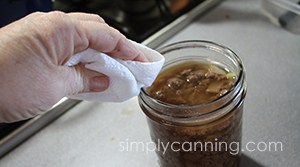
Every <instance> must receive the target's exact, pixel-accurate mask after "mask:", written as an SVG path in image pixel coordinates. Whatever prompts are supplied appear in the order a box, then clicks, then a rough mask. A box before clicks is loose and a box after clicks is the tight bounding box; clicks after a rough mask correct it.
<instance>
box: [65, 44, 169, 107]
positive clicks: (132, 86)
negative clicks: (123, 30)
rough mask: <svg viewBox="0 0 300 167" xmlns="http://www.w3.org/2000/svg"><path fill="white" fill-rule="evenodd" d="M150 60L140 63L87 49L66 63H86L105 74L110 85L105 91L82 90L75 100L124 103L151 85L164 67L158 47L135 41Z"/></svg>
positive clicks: (73, 97)
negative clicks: (151, 47) (85, 91)
mask: <svg viewBox="0 0 300 167" xmlns="http://www.w3.org/2000/svg"><path fill="white" fill-rule="evenodd" d="M133 43H134V45H135V46H136V47H137V49H139V50H140V51H141V52H142V53H143V54H144V55H145V56H146V57H147V59H148V60H149V62H138V61H131V60H121V59H118V58H113V57H111V56H108V55H106V54H104V53H100V52H98V51H96V50H93V49H87V50H85V51H83V52H80V53H78V54H76V55H74V56H72V57H71V58H70V60H69V61H68V62H67V63H66V64H65V65H67V66H73V65H76V64H78V63H83V64H85V68H87V69H90V70H94V71H97V72H99V73H102V74H105V75H106V76H108V77H109V87H108V89H106V90H105V91H103V92H89V93H79V94H77V95H74V96H71V97H70V98H72V99H79V100H89V101H102V102H122V101H125V100H127V99H130V98H131V97H134V96H136V95H138V94H139V92H140V89H141V88H142V87H144V86H150V85H151V84H152V83H153V81H154V80H155V78H156V76H157V75H158V73H159V71H160V70H161V68H162V66H163V63H164V57H163V56H162V55H161V54H160V53H158V52H157V51H155V50H152V49H150V48H148V47H146V46H144V45H142V44H138V43H135V42H133Z"/></svg>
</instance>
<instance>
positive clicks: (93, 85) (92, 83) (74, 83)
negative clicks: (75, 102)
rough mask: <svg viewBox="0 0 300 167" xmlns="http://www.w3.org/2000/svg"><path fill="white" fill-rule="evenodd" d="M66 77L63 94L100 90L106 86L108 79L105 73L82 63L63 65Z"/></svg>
mask: <svg viewBox="0 0 300 167" xmlns="http://www.w3.org/2000/svg"><path fill="white" fill-rule="evenodd" d="M64 68H66V69H65V70H64V71H65V73H66V75H65V76H67V77H66V78H62V80H63V81H65V82H64V88H65V95H67V96H70V95H75V94H78V93H82V92H102V91H104V90H105V89H107V88H108V85H109V79H108V77H107V76H106V75H104V74H101V73H98V72H96V71H92V70H89V69H87V68H85V67H84V65H83V64H78V65H75V66H73V67H64Z"/></svg>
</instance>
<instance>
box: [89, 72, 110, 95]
mask: <svg viewBox="0 0 300 167" xmlns="http://www.w3.org/2000/svg"><path fill="white" fill-rule="evenodd" d="M108 83H109V81H108V78H107V77H106V76H95V77H93V78H92V79H91V81H90V91H92V92H102V91H104V90H105V89H107V88H108Z"/></svg>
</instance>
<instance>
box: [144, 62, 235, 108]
mask: <svg viewBox="0 0 300 167" xmlns="http://www.w3.org/2000/svg"><path fill="white" fill-rule="evenodd" d="M234 82H235V76H234V74H233V73H230V72H228V71H227V70H225V69H222V68H220V67H218V66H216V65H214V64H209V63H205V62H195V61H191V62H185V63H181V64H177V65H175V66H172V67H170V68H168V69H166V70H164V71H163V72H161V73H160V74H159V75H158V77H157V79H156V80H155V81H154V83H153V84H152V86H151V87H150V88H148V89H147V92H148V93H149V95H150V96H151V97H153V98H155V99H158V100H160V101H163V102H166V103H169V104H177V105H191V106H192V105H197V104H204V103H208V102H211V101H213V100H216V99H217V98H219V97H220V96H222V95H224V94H225V93H227V92H228V91H229V90H230V89H231V88H232V87H233V85H234Z"/></svg>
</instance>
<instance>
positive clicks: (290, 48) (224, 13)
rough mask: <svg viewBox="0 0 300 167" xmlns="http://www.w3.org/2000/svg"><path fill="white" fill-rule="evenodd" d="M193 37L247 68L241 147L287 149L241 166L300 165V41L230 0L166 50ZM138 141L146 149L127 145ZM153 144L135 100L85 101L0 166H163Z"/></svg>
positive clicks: (246, 4)
mask: <svg viewBox="0 0 300 167" xmlns="http://www.w3.org/2000/svg"><path fill="white" fill-rule="evenodd" d="M191 39H197V40H209V41H214V42H216V43H220V44H223V45H225V46H227V47H229V48H231V49H232V50H234V51H235V52H236V53H237V54H238V55H239V56H240V57H241V59H242V61H243V62H244V65H245V67H246V74H247V82H248V94H247V98H246V102H245V107H244V124H243V146H244V147H245V145H246V143H249V142H255V143H259V142H261V143H265V144H268V143H269V142H281V143H282V148H283V150H282V151H281V150H280V148H277V149H278V150H277V151H275V150H274V149H275V148H271V147H269V148H270V149H271V150H270V151H269V150H266V151H258V147H255V148H256V151H250V150H248V151H247V150H244V151H243V158H242V165H241V166H243V167H248V166H249V167H264V166H272V167H281V166H288V167H299V166H300V160H299V157H300V143H299V141H300V121H299V120H300V102H299V101H300V88H299V83H300V35H295V34H292V33H289V32H287V31H285V30H283V29H282V28H279V27H276V26H274V25H273V24H272V23H270V22H269V21H268V19H267V18H266V17H264V16H263V14H262V13H261V11H260V1H259V0H228V1H225V2H224V3H222V4H221V5H220V6H218V7H217V8H215V9H214V10H212V11H210V12H209V13H207V14H205V16H203V17H201V18H198V19H196V20H195V21H194V22H193V23H192V24H190V25H189V26H187V27H186V28H185V29H184V30H182V31H181V32H179V33H177V34H176V35H175V36H174V37H172V38H171V39H169V40H168V41H167V42H166V43H165V44H168V43H171V42H176V41H182V40H191ZM165 44H164V45H165ZM133 142H139V143H140V144H141V146H140V147H130V145H131V144H132V143H133ZM148 143H150V136H149V131H148V127H147V123H146V119H145V116H144V114H143V113H142V111H141V110H140V108H139V106H138V102H137V98H133V99H130V100H128V101H126V102H123V103H100V102H82V103H80V104H79V105H77V106H76V107H74V108H73V109H71V110H70V111H68V112H67V113H66V114H64V115H63V116H62V117H60V118H59V119H57V120H56V121H55V122H53V123H52V124H50V125H49V126H47V127H46V128H44V129H42V130H41V131H40V132H38V133H37V134H35V135H34V136H32V137H31V138H30V139H29V140H27V141H25V142H24V143H23V144H22V145H20V146H19V147H17V148H16V149H14V150H13V151H11V152H10V153H9V154H7V155H6V156H5V157H3V158H2V159H1V160H0V166H1V167H11V166H13V167H32V166H42V167H53V166H55V167H59V166H72V167H82V166H87V167H93V166H105V167H106V166H109V167H118V166H123V167H127V166H128V167H136V166H143V167H158V164H157V158H156V156H155V153H154V152H153V151H151V150H148V151H146V150H145V149H143V148H144V147H142V145H144V146H146V145H147V144H148ZM148 145H149V146H150V147H149V148H153V147H151V143H150V144H148ZM152 146H153V145H152ZM262 148H264V144H260V149H262ZM269 148H268V149H269ZM136 149H138V150H136ZM252 149H254V147H251V150H252Z"/></svg>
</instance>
